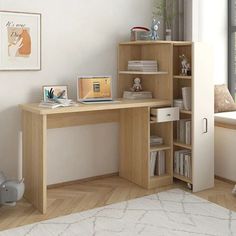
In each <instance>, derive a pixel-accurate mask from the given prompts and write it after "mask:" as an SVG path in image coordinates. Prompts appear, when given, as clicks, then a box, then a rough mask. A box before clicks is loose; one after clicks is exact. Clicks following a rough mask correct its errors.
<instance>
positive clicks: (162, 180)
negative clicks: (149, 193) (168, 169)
mask: <svg viewBox="0 0 236 236" xmlns="http://www.w3.org/2000/svg"><path fill="white" fill-rule="evenodd" d="M172 183H173V176H172V175H170V174H165V175H161V176H151V177H149V184H148V188H149V189H151V188H158V187H162V186H166V185H169V184H172Z"/></svg>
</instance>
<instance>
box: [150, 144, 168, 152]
mask: <svg viewBox="0 0 236 236" xmlns="http://www.w3.org/2000/svg"><path fill="white" fill-rule="evenodd" d="M169 149H171V147H170V146H168V145H164V144H161V145H155V146H154V145H153V146H150V152H156V151H162V150H169Z"/></svg>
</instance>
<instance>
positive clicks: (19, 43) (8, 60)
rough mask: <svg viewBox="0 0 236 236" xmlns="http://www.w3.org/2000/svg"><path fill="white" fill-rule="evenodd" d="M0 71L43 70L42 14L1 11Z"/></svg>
mask: <svg viewBox="0 0 236 236" xmlns="http://www.w3.org/2000/svg"><path fill="white" fill-rule="evenodd" d="M0 70H41V14H40V13H26V12H11V11H0Z"/></svg>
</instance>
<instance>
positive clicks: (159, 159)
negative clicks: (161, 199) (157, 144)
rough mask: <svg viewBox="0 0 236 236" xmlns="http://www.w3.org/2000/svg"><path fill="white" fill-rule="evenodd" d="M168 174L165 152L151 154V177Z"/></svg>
mask: <svg viewBox="0 0 236 236" xmlns="http://www.w3.org/2000/svg"><path fill="white" fill-rule="evenodd" d="M165 172H166V161H165V151H158V152H156V151H155V152H151V153H150V177H152V176H161V175H164V174H165Z"/></svg>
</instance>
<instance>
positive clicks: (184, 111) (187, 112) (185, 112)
mask: <svg viewBox="0 0 236 236" xmlns="http://www.w3.org/2000/svg"><path fill="white" fill-rule="evenodd" d="M180 113H182V114H188V115H192V111H187V110H180Z"/></svg>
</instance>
